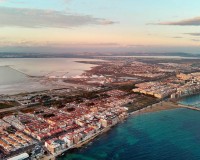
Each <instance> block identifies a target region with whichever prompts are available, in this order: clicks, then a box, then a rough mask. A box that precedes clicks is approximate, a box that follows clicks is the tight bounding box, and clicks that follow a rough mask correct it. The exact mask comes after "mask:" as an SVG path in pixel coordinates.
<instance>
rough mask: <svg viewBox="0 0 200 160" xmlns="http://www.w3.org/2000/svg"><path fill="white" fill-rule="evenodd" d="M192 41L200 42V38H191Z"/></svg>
mask: <svg viewBox="0 0 200 160" xmlns="http://www.w3.org/2000/svg"><path fill="white" fill-rule="evenodd" d="M191 41H193V42H200V40H199V39H191Z"/></svg>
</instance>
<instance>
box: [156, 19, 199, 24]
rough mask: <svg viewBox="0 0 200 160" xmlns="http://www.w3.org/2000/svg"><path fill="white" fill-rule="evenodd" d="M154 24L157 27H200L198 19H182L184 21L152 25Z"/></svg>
mask: <svg viewBox="0 0 200 160" xmlns="http://www.w3.org/2000/svg"><path fill="white" fill-rule="evenodd" d="M154 24H157V25H177V26H200V17H195V18H190V19H184V20H180V21H174V22H160V23H154Z"/></svg>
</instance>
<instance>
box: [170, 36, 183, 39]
mask: <svg viewBox="0 0 200 160" xmlns="http://www.w3.org/2000/svg"><path fill="white" fill-rule="evenodd" d="M172 38H176V39H181V38H183V37H180V36H175V37H172Z"/></svg>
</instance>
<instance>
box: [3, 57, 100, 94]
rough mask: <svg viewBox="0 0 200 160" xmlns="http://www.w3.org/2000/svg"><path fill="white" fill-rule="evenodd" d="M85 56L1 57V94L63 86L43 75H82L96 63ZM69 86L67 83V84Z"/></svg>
mask: <svg viewBox="0 0 200 160" xmlns="http://www.w3.org/2000/svg"><path fill="white" fill-rule="evenodd" d="M78 61H100V60H97V59H83V58H0V95H1V94H17V93H21V92H30V91H39V90H46V89H54V87H55V88H63V87H64V86H65V85H64V84H63V83H59V84H58V83H55V84H52V83H48V81H45V80H44V79H42V78H41V77H52V76H65V77H72V76H76V75H81V74H82V73H84V72H85V71H86V70H90V69H91V67H94V66H96V65H93V64H86V63H79V62H78ZM66 86H67V84H66Z"/></svg>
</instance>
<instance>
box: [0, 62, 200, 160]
mask: <svg viewBox="0 0 200 160" xmlns="http://www.w3.org/2000/svg"><path fill="white" fill-rule="evenodd" d="M106 60H107V61H99V62H82V63H94V64H98V66H96V67H94V68H92V69H91V70H90V71H86V72H85V73H84V74H82V75H80V76H75V77H68V78H62V77H55V76H51V77H45V78H47V79H49V80H52V79H53V80H54V81H56V80H58V79H59V80H60V79H62V80H63V82H67V83H74V84H82V86H83V87H82V88H76V89H73V90H72V89H69V88H68V89H66V88H62V89H56V90H51V91H41V92H34V93H21V94H17V95H1V96H0V115H1V117H0V118H1V119H0V159H10V160H14V159H20V158H22V159H23V158H24V159H25V158H29V159H45V158H49V159H51V158H55V157H56V156H59V155H61V154H62V153H64V152H66V151H67V150H69V149H73V148H79V147H81V146H82V145H84V144H86V143H88V142H89V141H91V140H92V139H94V138H95V137H96V136H99V135H100V134H102V133H104V132H106V131H108V130H109V129H110V128H111V127H113V126H115V125H116V124H118V123H119V122H123V121H124V120H125V119H126V118H127V116H128V115H129V113H131V112H134V111H138V110H140V109H143V108H145V107H148V106H151V105H153V104H155V103H158V102H160V101H171V100H176V99H177V98H181V97H183V96H187V95H191V94H195V93H198V92H199V91H200V66H199V63H198V61H195V60H194V61H193V60H174V61H172V62H171V61H170V60H166V59H164V60H163V59H153V60H152V59H144V60H141V59H135V58H107V59H106Z"/></svg>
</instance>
